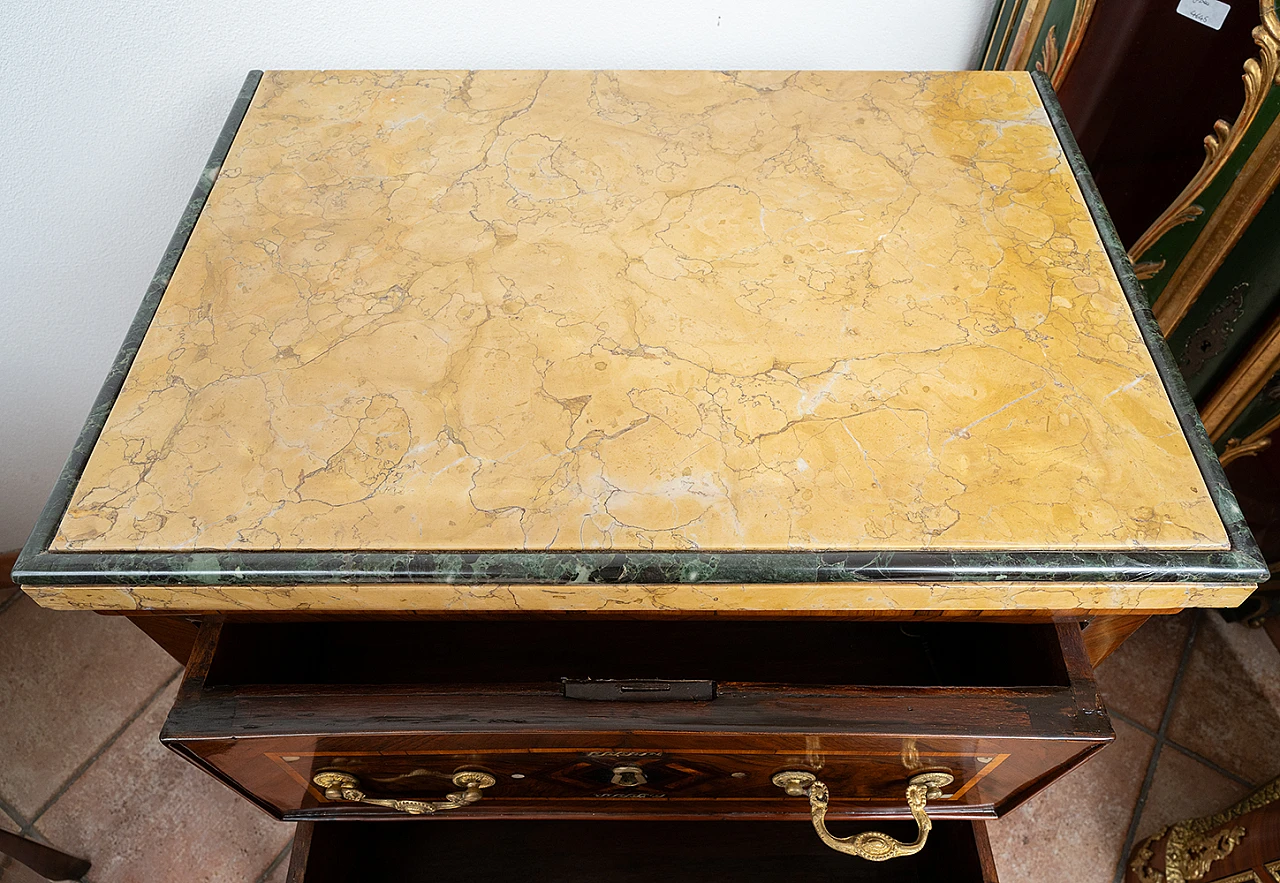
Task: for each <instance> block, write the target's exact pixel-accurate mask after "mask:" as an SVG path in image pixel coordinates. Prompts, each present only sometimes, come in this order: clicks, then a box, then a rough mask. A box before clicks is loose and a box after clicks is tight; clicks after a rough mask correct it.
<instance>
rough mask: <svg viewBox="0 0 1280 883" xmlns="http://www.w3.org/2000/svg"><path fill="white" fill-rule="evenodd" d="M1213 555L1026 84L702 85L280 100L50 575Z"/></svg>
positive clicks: (543, 84)
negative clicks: (419, 564) (231, 554)
mask: <svg viewBox="0 0 1280 883" xmlns="http://www.w3.org/2000/svg"><path fill="white" fill-rule="evenodd" d="M1227 547H1228V542H1227V536H1226V533H1225V531H1224V529H1223V526H1222V522H1221V520H1220V519H1219V517H1218V514H1217V512H1216V510H1215V508H1214V505H1213V503H1212V502H1211V500H1210V498H1209V495H1208V493H1207V490H1206V487H1205V484H1204V481H1203V479H1202V478H1201V476H1200V473H1199V470H1198V469H1197V467H1196V464H1195V462H1194V460H1193V458H1192V455H1191V453H1190V451H1189V449H1188V447H1187V443H1186V441H1185V439H1184V437H1183V435H1182V433H1181V431H1180V429H1179V427H1178V423H1177V420H1176V418H1175V415H1174V413H1173V409H1172V407H1171V405H1170V403H1169V401H1168V398H1167V396H1166V395H1165V392H1164V390H1163V389H1162V387H1161V384H1160V382H1159V379H1158V377H1157V376H1156V372H1155V369H1154V366H1153V364H1152V361H1151V357H1150V355H1149V353H1148V352H1147V350H1146V348H1145V346H1144V344H1143V342H1142V340H1141V337H1140V335H1139V332H1138V329H1137V326H1136V323H1135V321H1134V318H1133V316H1132V313H1131V312H1130V310H1129V307H1128V306H1127V304H1126V301H1125V297H1124V295H1123V292H1122V291H1121V289H1120V286H1119V283H1118V281H1117V280H1116V277H1115V274H1114V271H1113V270H1112V268H1111V265H1110V263H1109V261H1108V258H1107V255H1106V254H1105V253H1104V251H1103V248H1102V245H1101V243H1100V241H1099V238H1098V234H1097V232H1096V230H1095V228H1094V225H1093V223H1092V221H1091V219H1090V216H1089V212H1088V210H1087V208H1086V206H1085V204H1084V202H1083V200H1082V197H1081V194H1080V191H1079V188H1078V186H1077V184H1076V182H1075V180H1074V179H1073V177H1072V175H1071V172H1070V169H1069V168H1068V165H1067V161H1066V159H1065V157H1064V156H1063V152H1062V149H1061V147H1060V145H1059V143H1058V140H1057V138H1056V136H1055V135H1054V132H1053V130H1052V128H1051V127H1050V124H1049V121H1048V119H1047V117H1046V115H1045V111H1044V108H1043V105H1042V103H1041V101H1040V99H1039V97H1038V95H1037V93H1036V90H1035V87H1034V85H1033V83H1032V81H1031V79H1030V77H1029V76H1028V75H1027V74H1024V73H981V74H974V73H967V74H964V73H957V74H896V73H893V74H875V73H800V74H788V73H736V74H730V73H708V72H626V73H622V72H618V73H589V72H489V73H484V72H481V73H466V72H453V73H449V72H413V73H370V72H342V73H321V74H317V73H313V72H280V73H269V74H267V75H266V76H265V77H264V78H263V80H262V82H261V84H260V86H259V87H258V90H257V93H256V95H255V97H254V99H253V103H252V107H251V108H250V110H249V113H248V115H247V116H246V118H245V120H244V122H243V124H242V126H241V128H240V131H239V134H238V135H237V137H236V139H235V142H234V144H233V145H232V148H231V151H230V153H229V155H228V156H227V159H226V161H225V163H224V165H223V168H222V171H221V174H220V176H219V178H218V180H217V183H216V184H215V185H214V188H213V191H212V194H211V196H210V198H209V201H208V203H207V205H206V207H205V209H204V213H203V215H202V216H201V218H200V220H199V222H198V223H197V225H196V227H195V230H194V233H193V235H192V237H191V241H190V243H189V244H188V247H187V249H186V251H185V253H184V255H183V258H182V260H181V261H180V263H179V265H178V267H177V270H176V271H175V273H174V275H173V279H172V281H171V283H170V285H169V287H168V289H167V291H166V293H165V295H164V299H163V301H162V302H161V305H160V308H159V311H158V312H157V314H156V317H155V320H154V322H153V323H152V326H151V328H150V330H149V332H148V333H147V336H146V338H145V340H144V342H143V344H142V347H141V350H140V351H139V353H138V356H137V359H136V361H135V362H134V365H133V368H132V369H131V371H130V373H129V376H128V378H127V380H126V382H125V385H124V388H123V390H122V392H121V394H120V396H119V398H118V400H117V402H116V405H115V407H114V409H113V411H112V413H111V416H110V418H109V419H108V421H107V424H106V426H105V429H104V430H103V433H102V435H101V438H100V439H99V441H98V443H97V445H96V447H95V449H94V451H93V453H92V455H91V457H90V459H89V462H88V465H87V467H86V469H85V472H84V474H83V477H82V478H81V480H80V482H79V484H78V486H77V488H76V490H75V493H74V495H73V498H72V502H71V505H70V507H69V509H68V510H67V513H66V515H65V517H64V519H63V521H62V523H61V526H60V528H59V530H58V533H57V535H56V537H55V539H54V541H53V543H52V545H51V549H52V550H53V551H69V550H86V551H110V550H121V551H129V550H193V549H210V550H267V549H278V550H326V549H338V550H348V549H350V550H359V549H368V550H378V549H386V550H402V549H403V550H413V549H418V550H434V549H440V550H462V549H469V550H497V549H620V550H628V549H632V550H634V549H707V550H717V549H760V550H770V549H773V550H781V549H833V550H876V549H886V550H890V549H894V550H916V549H941V550H970V549H1035V550H1062V549H1067V550H1075V549H1157V550H1163V549H1169V550H1173V549H1199V550H1209V549H1225V548H1227ZM1178 591H1183V590H1182V589H1179V590H1178ZM1159 603H1160V605H1161V606H1179V605H1178V604H1168V605H1166V604H1165V601H1164V600H1163V599H1162V600H1161V601H1160V602H1159ZM1184 603H1185V602H1184ZM1126 606H1131V605H1126Z"/></svg>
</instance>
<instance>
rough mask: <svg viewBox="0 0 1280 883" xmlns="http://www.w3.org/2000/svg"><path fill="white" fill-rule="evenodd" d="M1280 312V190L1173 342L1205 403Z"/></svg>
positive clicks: (1193, 391)
mask: <svg viewBox="0 0 1280 883" xmlns="http://www.w3.org/2000/svg"><path fill="white" fill-rule="evenodd" d="M1277 314H1280V191H1278V192H1277V193H1276V194H1274V195H1272V197H1271V198H1270V199H1268V200H1267V202H1266V203H1265V204H1264V205H1263V207H1262V210H1261V211H1260V212H1258V216H1257V217H1256V218H1254V220H1253V223H1252V224H1250V225H1249V228H1248V229H1247V230H1245V233H1244V236H1242V237H1241V238H1240V241H1239V242H1238V243H1237V244H1236V247H1235V248H1234V249H1232V251H1231V253H1230V254H1229V255H1227V259H1226V260H1225V261H1223V263H1222V266H1221V267H1219V268H1218V272H1217V273H1215V274H1214V275H1213V278H1212V279H1210V280H1209V284H1208V285H1206V286H1205V289H1204V291H1203V292H1201V294H1200V297H1199V298H1198V299H1197V300H1196V302H1195V303H1194V304H1192V306H1191V309H1190V311H1189V312H1188V313H1187V316H1186V318H1185V319H1183V320H1182V322H1180V323H1179V324H1178V327H1177V328H1175V329H1174V331H1173V334H1171V335H1170V336H1169V348H1170V349H1171V350H1172V351H1173V356H1174V359H1175V360H1176V361H1177V363H1178V367H1179V368H1180V369H1181V370H1182V373H1183V376H1185V377H1186V379H1187V387H1188V388H1189V389H1190V390H1191V395H1192V397H1194V398H1195V400H1196V403H1197V404H1199V405H1200V406H1203V405H1204V404H1205V401H1206V400H1207V399H1208V398H1209V397H1210V396H1211V395H1212V394H1213V391H1214V390H1215V389H1217V388H1218V386H1219V385H1220V384H1221V383H1222V381H1223V380H1225V379H1226V377H1227V375H1228V374H1230V372H1231V371H1232V370H1233V369H1234V368H1235V366H1236V365H1237V364H1238V363H1239V361H1240V360H1241V359H1242V358H1244V356H1245V354H1246V353H1247V352H1248V350H1249V347H1250V346H1251V345H1252V344H1253V342H1254V340H1256V339H1257V337H1258V335H1259V334H1260V333H1262V331H1263V330H1264V329H1265V328H1266V327H1267V326H1268V325H1269V324H1270V322H1271V320H1272V319H1273V317H1275V316H1276V315H1277Z"/></svg>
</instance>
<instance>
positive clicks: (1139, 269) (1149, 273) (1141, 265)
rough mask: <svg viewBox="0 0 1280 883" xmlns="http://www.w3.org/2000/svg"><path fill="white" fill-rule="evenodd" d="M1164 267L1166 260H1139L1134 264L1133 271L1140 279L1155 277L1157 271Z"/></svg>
mask: <svg viewBox="0 0 1280 883" xmlns="http://www.w3.org/2000/svg"><path fill="white" fill-rule="evenodd" d="M1163 269H1164V261H1163V260H1160V261H1139V262H1138V263H1136V264H1134V265H1133V273H1134V275H1135V276H1137V277H1138V278H1139V279H1151V278H1154V277H1155V275H1156V274H1157V273H1159V272H1160V271H1161V270H1163Z"/></svg>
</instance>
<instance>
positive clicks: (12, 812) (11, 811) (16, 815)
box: [0, 797, 31, 830]
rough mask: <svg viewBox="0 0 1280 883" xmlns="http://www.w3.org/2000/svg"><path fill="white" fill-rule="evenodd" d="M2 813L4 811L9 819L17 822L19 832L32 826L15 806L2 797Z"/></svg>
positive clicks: (0, 801)
mask: <svg viewBox="0 0 1280 883" xmlns="http://www.w3.org/2000/svg"><path fill="white" fill-rule="evenodd" d="M0 811H3V812H4V814H5V815H7V816H8V817H9V818H11V819H13V820H14V821H15V822H17V823H18V828H19V830H21V829H22V828H25V827H26V826H27V825H29V824H31V823H30V822H28V821H27V817H26V816H24V815H23V814H22V813H20V812H18V810H17V809H16V808H15V807H14V806H13V804H11V803H10V802H9V801H7V800H5V799H4V798H3V797H0Z"/></svg>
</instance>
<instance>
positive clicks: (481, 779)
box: [311, 770, 498, 816]
mask: <svg viewBox="0 0 1280 883" xmlns="http://www.w3.org/2000/svg"><path fill="white" fill-rule="evenodd" d="M311 781H313V782H315V783H316V785H318V786H320V787H321V788H323V789H324V796H325V799H327V800H344V801H347V802H348V803H369V804H372V805H373V806H385V807H387V808H389V809H394V810H397V811H399V812H407V813H409V814H410V815H414V816H420V815H425V814H427V813H433V812H440V811H441V810H445V809H462V808H463V807H465V806H470V805H471V804H473V803H475V802H476V801H477V800H479V799H480V798H481V797H483V796H484V794H483V793H482V791H481V789H482V788H490V787H492V786H493V785H494V783H496V782H497V781H498V780H497V779H495V778H494V777H493V776H491V775H489V774H488V773H482V772H480V771H478V770H463V771H462V772H460V773H454V775H453V784H454V785H455V786H456V787H458V788H461V789H463V790H461V791H455V792H454V793H452V794H446V795H445V798H444V800H391V799H383V798H379V797H369V796H368V795H367V794H365V793H364V792H363V791H361V790H360V780H359V779H357V778H356V777H355V776H353V775H351V774H350V773H344V772H343V771H342V770H325V771H324V772H322V773H316V775H315V777H314V778H313V779H312V780H311Z"/></svg>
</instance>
